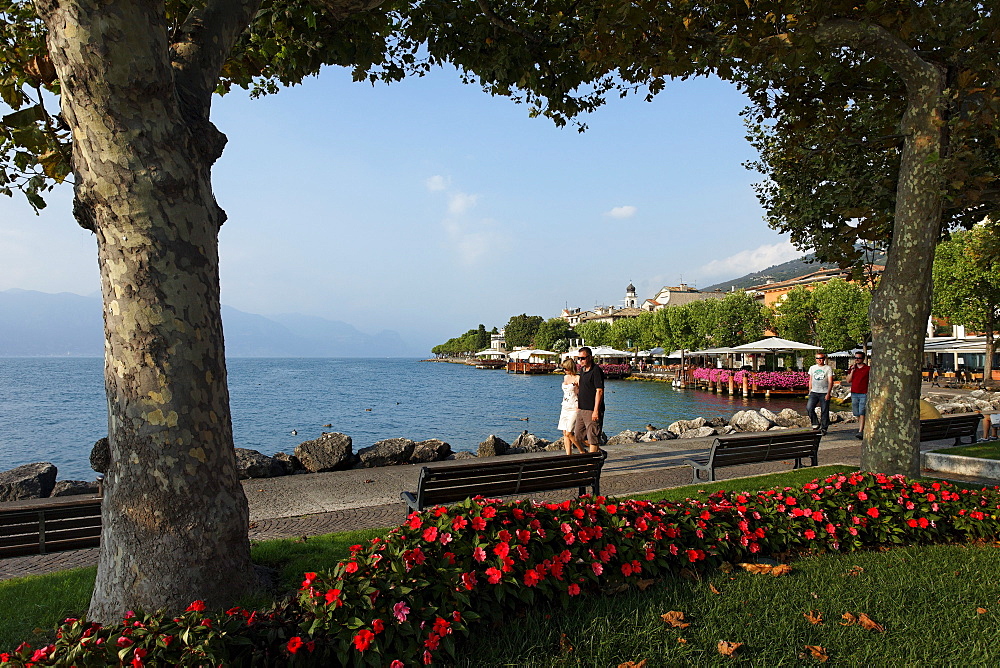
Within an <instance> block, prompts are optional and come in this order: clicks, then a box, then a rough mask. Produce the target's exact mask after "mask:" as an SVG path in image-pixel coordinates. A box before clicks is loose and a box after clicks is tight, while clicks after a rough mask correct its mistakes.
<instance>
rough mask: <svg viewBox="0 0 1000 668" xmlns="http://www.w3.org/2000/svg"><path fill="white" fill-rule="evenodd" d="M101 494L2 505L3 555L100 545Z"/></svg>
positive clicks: (0, 546)
mask: <svg viewBox="0 0 1000 668" xmlns="http://www.w3.org/2000/svg"><path fill="white" fill-rule="evenodd" d="M100 541H101V499H100V497H87V498H82V499H81V498H76V499H72V498H71V499H70V500H66V501H52V502H48V503H40V504H23V505H17V506H8V507H4V508H0V558H6V557H20V556H25V555H30V554H47V553H49V552H60V551H63V550H79V549H82V548H85V547H97V546H98V545H99V544H100Z"/></svg>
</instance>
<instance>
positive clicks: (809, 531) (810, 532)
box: [805, 529, 816, 540]
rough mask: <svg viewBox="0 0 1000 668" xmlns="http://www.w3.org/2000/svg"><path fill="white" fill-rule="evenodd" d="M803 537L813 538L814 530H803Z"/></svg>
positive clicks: (814, 535)
mask: <svg viewBox="0 0 1000 668" xmlns="http://www.w3.org/2000/svg"><path fill="white" fill-rule="evenodd" d="M805 537H806V538H808V539H809V540H812V539H813V538H815V537H816V532H815V531H813V530H812V529H806V530H805Z"/></svg>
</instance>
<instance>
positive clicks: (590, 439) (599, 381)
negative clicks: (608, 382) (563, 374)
mask: <svg viewBox="0 0 1000 668" xmlns="http://www.w3.org/2000/svg"><path fill="white" fill-rule="evenodd" d="M576 359H577V361H578V362H579V363H580V392H579V394H578V395H577V397H578V399H577V406H578V408H577V411H576V430H575V431H576V438H577V440H579V441H580V442H581V443H582V442H583V441H587V445H589V446H590V452H597V451H598V450H599V449H600V447H599V446H600V444H601V433H602V432H603V424H604V370H603V369H601V367H600V366H598V365H597V364H596V363H594V354H593V352H591V350H590V348H588V347H587V346H584V347H583V348H580V351H579V352H578V353H577V358H576Z"/></svg>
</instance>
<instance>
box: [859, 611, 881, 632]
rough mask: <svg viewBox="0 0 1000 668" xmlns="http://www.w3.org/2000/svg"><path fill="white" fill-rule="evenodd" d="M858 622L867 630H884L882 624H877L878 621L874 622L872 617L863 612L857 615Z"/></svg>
mask: <svg viewBox="0 0 1000 668" xmlns="http://www.w3.org/2000/svg"><path fill="white" fill-rule="evenodd" d="M858 623H859V624H861V627H862V628H864V629H867V630H869V631H878V632H879V633H884V632H885V627H884V626H882V625H881V624H879V623H878V622H876V621H875V620H874V619H872V618H871V617H869V616H868V615H866V614H865V613H863V612H862V613H861V614H860V615H858Z"/></svg>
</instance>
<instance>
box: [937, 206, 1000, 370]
mask: <svg viewBox="0 0 1000 668" xmlns="http://www.w3.org/2000/svg"><path fill="white" fill-rule="evenodd" d="M998 232H1000V230H998V229H997V224H996V223H994V222H992V221H988V222H985V223H983V224H980V225H977V226H975V227H973V228H972V229H971V230H968V231H961V232H956V233H955V234H953V235H952V237H951V239H949V240H948V241H945V242H943V243H942V244H941V245H939V246H938V247H937V253H936V254H935V256H934V309H933V310H934V315H936V316H938V317H941V318H948V319H949V320H951V322H952V323H954V324H959V325H966V326H968V327H970V328H971V329H974V330H978V331H981V332H983V333H984V334H985V335H986V356H985V360H984V364H983V378H984V382H986V383H992V382H993V381H992V375H993V374H992V372H993V352H994V350H995V347H996V342H995V335H996V331H997V325H998V324H1000V258H998V257H997V256H996V255H994V254H992V253H991V250H992V247H993V245H994V244H995V243H996V240H997V236H998Z"/></svg>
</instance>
